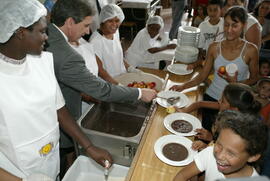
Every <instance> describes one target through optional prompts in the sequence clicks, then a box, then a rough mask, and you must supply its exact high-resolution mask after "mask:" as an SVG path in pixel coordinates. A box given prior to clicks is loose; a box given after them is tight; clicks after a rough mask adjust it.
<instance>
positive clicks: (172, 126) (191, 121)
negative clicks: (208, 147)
mask: <svg viewBox="0 0 270 181" xmlns="http://www.w3.org/2000/svg"><path fill="white" fill-rule="evenodd" d="M163 123H164V126H165V128H166V129H167V130H169V131H170V132H171V133H173V134H176V135H180V136H193V135H196V134H197V133H196V132H195V130H196V129H200V128H202V124H201V121H200V120H199V119H198V118H196V117H195V116H193V115H191V114H187V113H172V114H169V115H167V116H166V117H165V118H164V122H163Z"/></svg>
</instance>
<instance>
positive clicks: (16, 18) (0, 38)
mask: <svg viewBox="0 0 270 181" xmlns="http://www.w3.org/2000/svg"><path fill="white" fill-rule="evenodd" d="M0 4H1V5H0V17H1V18H0V24H1V27H3V28H1V31H0V43H5V42H7V41H8V40H9V39H10V37H11V36H12V35H13V34H14V32H15V31H16V30H17V29H18V28H20V27H24V28H26V27H29V26H30V25H32V24H34V23H35V22H37V21H38V20H39V19H40V18H41V17H42V16H46V14H47V10H46V8H45V7H44V6H43V5H42V4H41V3H40V2H39V1H38V0H0Z"/></svg>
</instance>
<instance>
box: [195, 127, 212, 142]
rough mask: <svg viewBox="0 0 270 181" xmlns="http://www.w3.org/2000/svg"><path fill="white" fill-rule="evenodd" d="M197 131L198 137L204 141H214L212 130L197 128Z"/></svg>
mask: <svg viewBox="0 0 270 181" xmlns="http://www.w3.org/2000/svg"><path fill="white" fill-rule="evenodd" d="M195 132H196V133H197V134H196V135H195V137H196V138H199V139H201V140H204V141H212V140H213V135H212V133H211V132H210V131H208V130H206V129H204V128H201V129H196V130H195Z"/></svg>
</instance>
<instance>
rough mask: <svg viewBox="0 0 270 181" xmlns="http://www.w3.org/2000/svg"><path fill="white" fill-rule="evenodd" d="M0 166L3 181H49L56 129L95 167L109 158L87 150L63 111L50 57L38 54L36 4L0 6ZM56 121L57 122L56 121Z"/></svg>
mask: <svg viewBox="0 0 270 181" xmlns="http://www.w3.org/2000/svg"><path fill="white" fill-rule="evenodd" d="M0 4H1V6H0V17H1V20H0V24H1V26H3V27H5V28H3V29H2V30H1V31H0V82H1V83H2V86H1V95H2V96H1V98H0V152H1V154H2V155H4V156H5V158H7V160H9V163H12V164H13V166H14V167H15V168H16V169H17V170H19V172H20V173H18V172H13V170H10V169H9V168H10V167H9V166H8V164H5V163H3V161H2V160H0V178H1V180H3V181H5V180H8V181H12V180H21V179H20V178H23V181H39V180H43V181H44V180H55V179H56V177H57V175H58V173H59V124H60V126H61V127H62V128H63V129H64V130H65V131H66V132H67V133H69V134H70V136H72V137H73V138H74V139H75V140H76V141H77V142H78V143H79V144H80V145H81V146H82V147H83V148H85V149H86V152H87V153H88V154H89V156H91V157H92V158H93V159H95V160H96V161H97V162H98V163H100V164H102V165H104V161H105V160H109V161H110V162H112V160H111V157H110V155H109V153H108V152H107V151H105V150H102V149H99V148H97V147H95V146H93V145H92V143H91V142H90V141H89V140H88V138H87V137H86V136H85V135H84V134H83V133H82V131H81V130H80V128H79V127H78V125H77V124H76V122H75V120H74V119H73V118H72V117H71V116H70V114H69V113H68V111H67V109H66V108H65V106H64V105H65V101H64V99H63V96H62V93H61V91H60V89H59V86H58V83H57V81H56V79H55V75H54V68H53V58H52V54H51V53H47V52H42V50H43V46H44V43H45V41H46V39H47V35H46V33H45V32H46V27H47V25H46V18H45V16H46V9H45V8H44V6H43V5H42V4H40V3H39V2H38V1H36V0H27V1H25V0H12V1H4V0H0ZM57 120H58V121H57Z"/></svg>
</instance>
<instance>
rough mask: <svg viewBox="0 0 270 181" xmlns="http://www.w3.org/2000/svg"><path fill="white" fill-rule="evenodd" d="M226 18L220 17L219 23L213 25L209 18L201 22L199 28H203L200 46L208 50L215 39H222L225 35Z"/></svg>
mask: <svg viewBox="0 0 270 181" xmlns="http://www.w3.org/2000/svg"><path fill="white" fill-rule="evenodd" d="M223 26H224V20H223V18H220V20H219V22H218V24H216V25H212V24H210V23H209V18H207V19H206V20H204V21H203V22H201V24H200V25H199V29H200V30H201V34H200V40H199V46H198V47H199V48H202V49H203V50H206V51H207V50H208V47H209V45H210V44H211V43H212V42H213V41H220V40H222V39H223V37H224V30H223Z"/></svg>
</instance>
